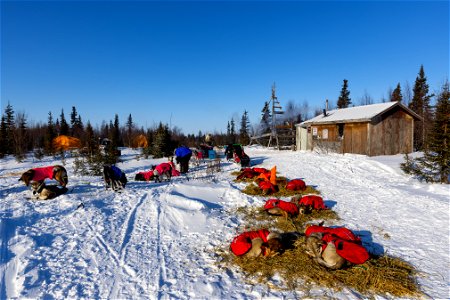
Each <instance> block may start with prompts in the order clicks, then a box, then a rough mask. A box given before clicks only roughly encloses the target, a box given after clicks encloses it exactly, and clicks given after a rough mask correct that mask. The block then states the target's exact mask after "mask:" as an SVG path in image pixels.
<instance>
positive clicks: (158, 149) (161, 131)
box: [152, 122, 173, 158]
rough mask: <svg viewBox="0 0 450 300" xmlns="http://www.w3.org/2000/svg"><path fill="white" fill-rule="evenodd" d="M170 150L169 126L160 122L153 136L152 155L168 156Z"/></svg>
mask: <svg viewBox="0 0 450 300" xmlns="http://www.w3.org/2000/svg"><path fill="white" fill-rule="evenodd" d="M172 150H173V149H171V136H170V132H169V128H168V126H167V125H163V124H162V123H161V122H160V123H159V126H158V128H157V129H156V132H155V136H154V141H153V148H152V155H153V157H154V158H161V157H164V156H170V155H172Z"/></svg>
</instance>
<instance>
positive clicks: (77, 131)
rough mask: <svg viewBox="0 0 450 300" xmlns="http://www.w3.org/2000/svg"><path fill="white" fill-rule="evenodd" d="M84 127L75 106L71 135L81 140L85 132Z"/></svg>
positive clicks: (73, 108)
mask: <svg viewBox="0 0 450 300" xmlns="http://www.w3.org/2000/svg"><path fill="white" fill-rule="evenodd" d="M83 127H84V126H83V122H82V121H81V116H80V115H79V114H78V113H77V109H76V108H75V106H72V112H71V113H70V135H71V136H74V137H77V138H81V137H82V136H83V131H84V128H83Z"/></svg>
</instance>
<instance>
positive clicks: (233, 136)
mask: <svg viewBox="0 0 450 300" xmlns="http://www.w3.org/2000/svg"><path fill="white" fill-rule="evenodd" d="M229 139H230V140H229V142H230V143H231V144H234V143H236V130H235V126H234V120H233V119H231V121H230V137H229Z"/></svg>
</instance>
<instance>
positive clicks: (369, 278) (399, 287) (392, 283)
mask: <svg viewBox="0 0 450 300" xmlns="http://www.w3.org/2000/svg"><path fill="white" fill-rule="evenodd" d="M221 256H222V261H221V263H220V264H222V265H224V266H232V265H237V266H238V267H239V268H240V269H241V270H242V271H243V272H244V273H245V274H246V275H247V280H248V281H249V283H253V284H254V283H264V284H269V283H270V281H271V278H272V277H273V276H274V275H278V276H279V277H280V278H282V279H283V286H277V288H279V289H280V290H304V291H307V290H309V286H310V285H319V286H324V287H327V288H332V289H336V290H340V289H342V288H344V287H347V288H351V289H354V290H356V291H358V292H359V293H361V294H362V295H365V296H375V295H391V296H395V297H414V296H420V295H421V293H420V290H419V289H418V286H417V283H416V282H415V280H414V274H415V271H414V268H413V267H412V266H411V265H409V264H407V263H406V262H404V261H402V260H400V259H398V258H393V257H388V256H382V257H380V258H372V259H369V260H368V261H367V262H366V263H364V264H362V265H354V266H351V267H348V268H346V269H341V270H335V271H333V270H328V269H326V268H325V267H322V266H320V265H319V264H317V263H315V262H314V261H313V260H312V259H311V258H310V257H309V256H307V255H306V254H305V251H304V250H303V248H302V246H298V247H297V248H295V249H292V250H287V251H285V252H284V253H283V254H282V255H277V256H274V257H271V258H258V259H246V258H243V257H236V256H234V255H233V254H232V253H230V252H223V253H222V254H221ZM272 287H273V286H272Z"/></svg>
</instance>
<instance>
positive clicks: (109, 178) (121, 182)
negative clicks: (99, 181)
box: [103, 165, 128, 191]
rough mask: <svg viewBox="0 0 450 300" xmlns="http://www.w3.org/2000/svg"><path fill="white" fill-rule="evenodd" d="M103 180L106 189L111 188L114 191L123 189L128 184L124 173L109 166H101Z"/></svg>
mask: <svg viewBox="0 0 450 300" xmlns="http://www.w3.org/2000/svg"><path fill="white" fill-rule="evenodd" d="M103 178H104V180H105V187H106V189H108V188H112V189H113V190H114V191H118V190H121V189H124V188H125V185H126V184H127V182H128V180H127V177H126V176H125V173H124V172H122V170H120V169H119V168H118V167H116V166H111V165H104V166H103Z"/></svg>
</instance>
